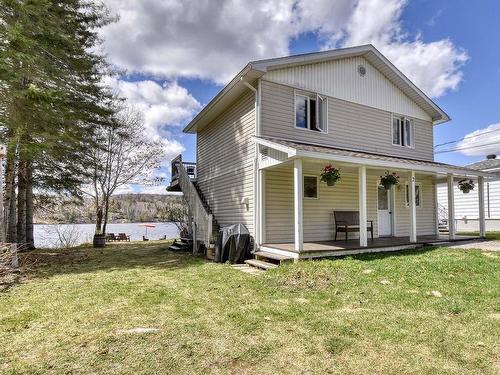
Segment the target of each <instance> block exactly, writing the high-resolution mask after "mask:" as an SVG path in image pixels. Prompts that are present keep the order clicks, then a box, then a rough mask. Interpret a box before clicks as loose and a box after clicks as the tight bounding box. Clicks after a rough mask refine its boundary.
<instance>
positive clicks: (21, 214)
mask: <svg viewBox="0 0 500 375" xmlns="http://www.w3.org/2000/svg"><path fill="white" fill-rule="evenodd" d="M26 188H27V184H26V161H24V160H20V161H19V166H18V168H17V243H18V244H23V245H25V244H26Z"/></svg>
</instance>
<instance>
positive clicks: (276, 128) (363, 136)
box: [261, 81, 434, 161]
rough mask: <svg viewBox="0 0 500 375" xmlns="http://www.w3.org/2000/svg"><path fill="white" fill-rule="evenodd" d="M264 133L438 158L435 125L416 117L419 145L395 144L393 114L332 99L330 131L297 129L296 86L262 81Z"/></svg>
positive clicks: (432, 158) (329, 104)
mask: <svg viewBox="0 0 500 375" xmlns="http://www.w3.org/2000/svg"><path fill="white" fill-rule="evenodd" d="M261 87H262V94H261V95H262V105H261V124H262V125H261V126H262V127H261V132H262V135H264V136H270V137H276V138H285V139H291V140H296V141H299V142H310V143H317V144H322V145H327V146H334V147H344V148H349V149H356V150H361V151H366V152H374V153H380V154H385V155H392V156H398V157H408V158H415V159H422V160H431V161H432V160H434V152H433V126H432V124H431V123H430V122H428V121H423V120H418V119H417V120H415V148H407V147H401V146H395V145H393V144H392V113H391V112H387V111H382V110H379V109H375V108H371V107H367V106H363V105H360V104H356V103H352V102H347V101H345V100H339V99H336V98H332V97H329V98H328V134H323V133H319V132H314V131H310V130H304V129H297V128H295V118H294V117H295V108H294V89H293V88H292V87H289V86H285V85H280V84H276V83H272V82H268V81H263V82H262V85H261Z"/></svg>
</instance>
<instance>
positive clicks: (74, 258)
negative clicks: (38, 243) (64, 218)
mask: <svg viewBox="0 0 500 375" xmlns="http://www.w3.org/2000/svg"><path fill="white" fill-rule="evenodd" d="M18 256H19V268H17V269H14V270H9V271H8V272H0V293H1V292H4V291H6V290H8V289H10V288H11V287H12V286H14V285H16V284H18V283H20V282H22V281H23V280H24V279H26V278H28V277H29V276H30V274H32V273H33V271H35V270H36V269H37V268H39V267H43V266H47V265H61V264H74V263H79V262H82V261H85V260H87V259H88V258H89V255H88V254H86V253H84V252H81V251H57V252H38V251H35V252H26V253H20V254H19V255H18Z"/></svg>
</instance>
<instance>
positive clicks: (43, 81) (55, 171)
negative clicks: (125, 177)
mask: <svg viewBox="0 0 500 375" xmlns="http://www.w3.org/2000/svg"><path fill="white" fill-rule="evenodd" d="M110 21H111V19H110V17H109V16H108V13H107V11H106V9H105V8H104V6H103V5H101V4H97V3H95V2H92V1H83V0H2V2H1V3H0V83H1V84H0V142H3V143H5V144H6V145H7V150H8V151H7V153H8V158H7V168H6V169H7V171H6V194H5V208H6V211H7V215H6V216H7V218H8V219H7V220H8V240H9V241H12V242H15V241H16V240H17V242H22V243H27V242H28V243H30V245H32V238H31V237H32V227H31V228H29V226H32V222H33V220H32V214H33V209H32V205H33V201H32V191H33V188H34V187H35V188H36V189H40V190H47V191H58V192H68V193H70V194H71V193H75V192H77V191H78V186H79V185H80V184H81V183H82V181H83V180H84V179H85V177H86V175H85V173H84V172H85V171H86V170H87V169H88V168H86V163H87V160H88V159H87V158H86V153H85V151H86V150H88V147H90V146H94V145H90V144H89V142H91V140H93V139H95V137H94V131H95V129H96V128H98V127H99V128H102V127H103V126H107V124H108V123H109V118H110V116H111V114H112V111H111V110H110V105H109V103H110V100H111V98H110V96H109V95H108V93H107V91H106V90H105V88H104V87H103V85H102V84H101V82H102V76H103V74H107V73H109V72H107V71H106V70H107V66H106V64H105V60H104V58H103V56H101V55H99V54H98V53H96V52H95V51H96V50H97V48H96V46H97V45H98V44H99V39H98V35H97V30H98V29H99V28H100V27H102V26H104V25H105V24H107V23H108V22H110ZM16 175H17V181H16ZM16 184H17V191H18V196H17V205H16V203H15V202H16ZM13 202H14V203H13ZM16 211H17V213H16ZM16 217H17V220H16V219H15V218H16ZM14 225H15V228H13V227H12V226H14Z"/></svg>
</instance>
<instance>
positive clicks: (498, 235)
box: [457, 232, 500, 241]
mask: <svg viewBox="0 0 500 375" xmlns="http://www.w3.org/2000/svg"><path fill="white" fill-rule="evenodd" d="M457 234H461V235H464V236H479V232H458V233H457ZM486 239H487V240H497V241H498V240H500V232H486Z"/></svg>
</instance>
